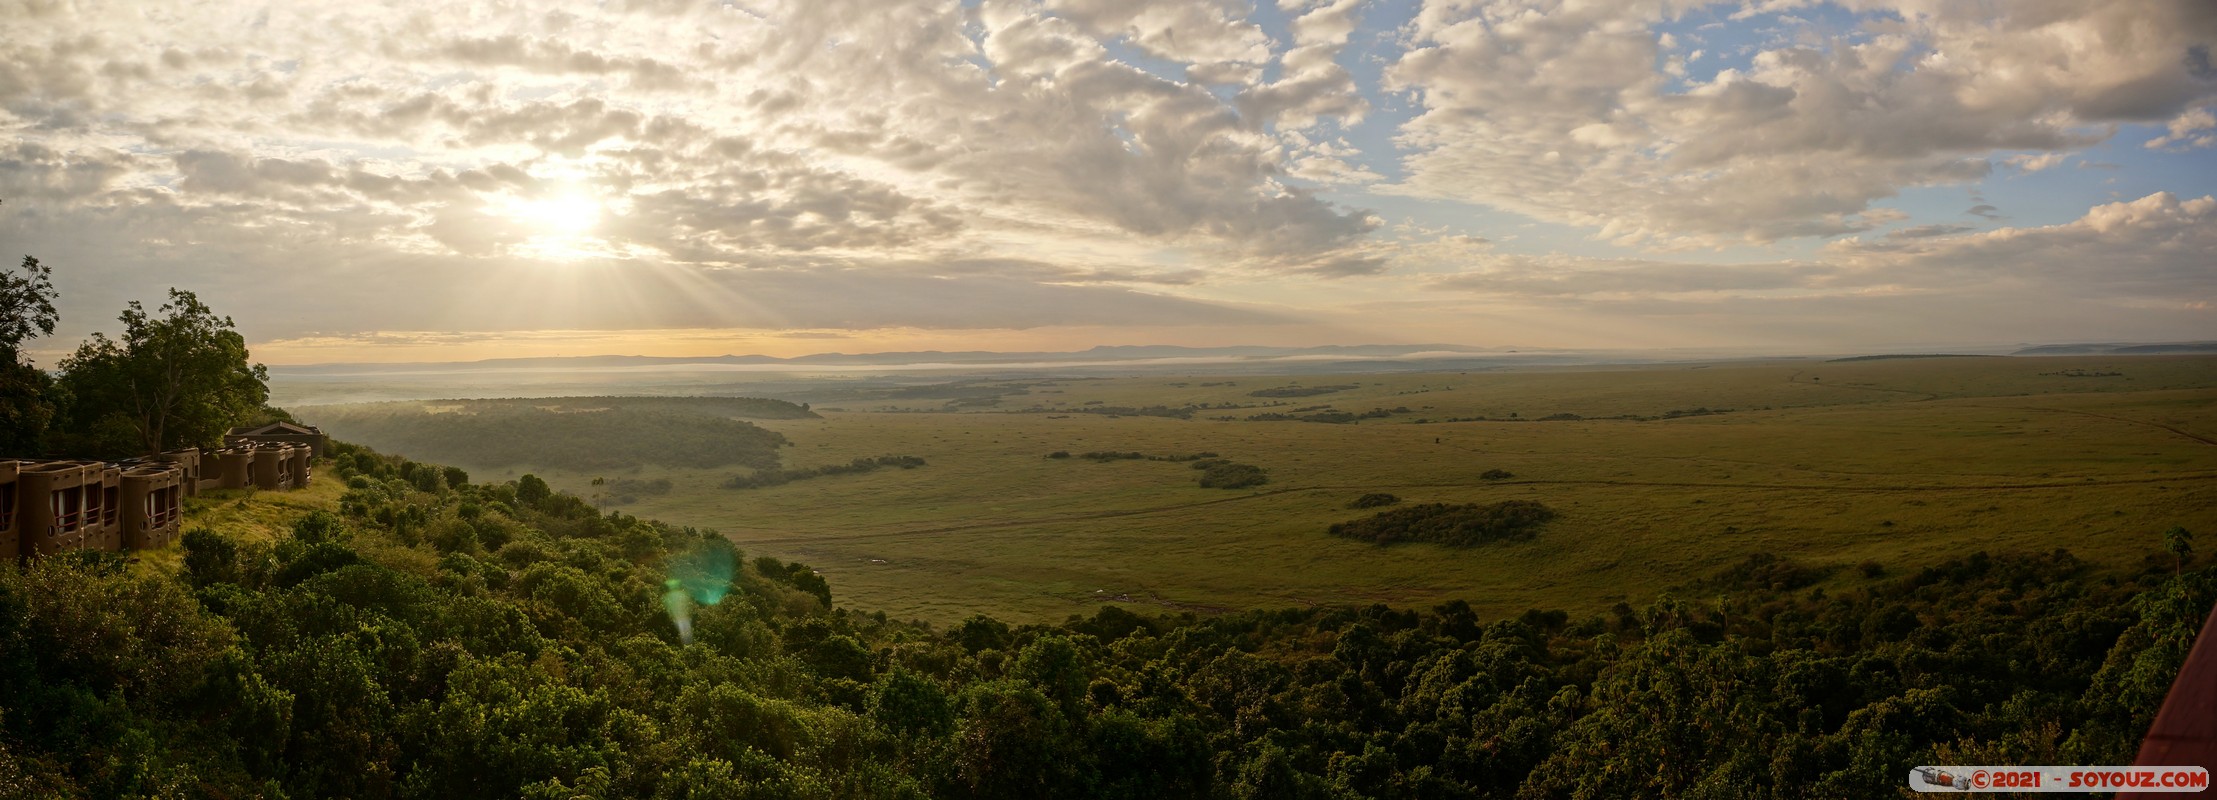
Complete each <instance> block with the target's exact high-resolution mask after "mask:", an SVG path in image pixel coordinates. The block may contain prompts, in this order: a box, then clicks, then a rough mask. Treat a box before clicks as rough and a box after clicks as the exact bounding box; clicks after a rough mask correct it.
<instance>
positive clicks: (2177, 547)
mask: <svg viewBox="0 0 2217 800" xmlns="http://www.w3.org/2000/svg"><path fill="white" fill-rule="evenodd" d="M2163 547H2164V549H2166V550H2169V551H2171V556H2172V557H2173V558H2174V559H2176V560H2177V561H2176V563H2175V564H2174V565H2173V566H2172V570H2171V572H2172V574H2174V575H2177V574H2183V573H2185V572H2186V557H2187V556H2191V555H2193V554H2194V534H2193V532H2191V531H2188V530H2187V529H2186V527H2185V526H2183V525H2173V526H2171V529H2170V530H2167V531H2164V532H2163Z"/></svg>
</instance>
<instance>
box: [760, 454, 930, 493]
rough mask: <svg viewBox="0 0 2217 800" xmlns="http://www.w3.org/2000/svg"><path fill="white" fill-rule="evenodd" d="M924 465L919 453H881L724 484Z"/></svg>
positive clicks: (775, 481)
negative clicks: (875, 455)
mask: <svg viewBox="0 0 2217 800" xmlns="http://www.w3.org/2000/svg"><path fill="white" fill-rule="evenodd" d="M924 465H925V464H924V459H923V458H921V457H919V456H878V457H876V458H857V459H855V460H853V461H849V462H847V463H845V464H827V465H825V466H821V467H809V468H807V469H767V470H760V471H757V472H755V473H754V474H752V475H733V476H731V477H729V478H726V479H724V488H726V489H761V488H764V487H769V486H783V485H785V484H788V483H792V482H794V481H803V480H808V479H809V478H821V477H824V476H826V475H859V474H861V473H864V472H875V471H877V470H881V469H885V468H887V467H896V468H899V469H915V468H917V467H921V466H924Z"/></svg>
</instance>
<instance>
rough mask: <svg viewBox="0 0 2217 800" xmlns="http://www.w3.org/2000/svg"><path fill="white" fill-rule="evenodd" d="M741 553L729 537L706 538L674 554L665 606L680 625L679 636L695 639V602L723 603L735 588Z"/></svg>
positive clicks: (673, 620)
mask: <svg viewBox="0 0 2217 800" xmlns="http://www.w3.org/2000/svg"><path fill="white" fill-rule="evenodd" d="M738 566H739V556H738V554H737V553H735V552H733V551H732V549H731V543H730V542H725V541H721V540H718V541H710V542H703V543H701V544H700V545H698V546H695V547H693V548H692V549H690V550H687V551H685V552H683V553H679V554H677V555H675V556H672V557H671V558H670V577H669V579H667V580H664V581H663V582H662V586H663V588H664V589H666V590H667V591H664V592H663V593H662V608H663V609H665V610H667V611H668V612H669V614H670V622H671V623H673V624H675V625H677V635H678V638H679V639H680V640H681V641H683V642H684V643H685V644H692V643H693V606H694V605H696V604H697V605H702V606H712V605H715V604H717V603H721V602H723V600H724V595H726V594H729V593H730V592H731V578H732V575H733V574H734V573H735V572H736V571H737V569H738Z"/></svg>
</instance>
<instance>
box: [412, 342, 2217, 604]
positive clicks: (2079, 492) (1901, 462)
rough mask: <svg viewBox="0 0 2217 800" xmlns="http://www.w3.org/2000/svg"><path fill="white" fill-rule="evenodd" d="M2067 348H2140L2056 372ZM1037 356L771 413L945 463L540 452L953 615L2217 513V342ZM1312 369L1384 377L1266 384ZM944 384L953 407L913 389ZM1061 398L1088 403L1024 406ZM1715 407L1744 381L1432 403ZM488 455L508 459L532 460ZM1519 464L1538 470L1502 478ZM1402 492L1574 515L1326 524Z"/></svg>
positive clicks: (682, 513) (2150, 536)
mask: <svg viewBox="0 0 2217 800" xmlns="http://www.w3.org/2000/svg"><path fill="white" fill-rule="evenodd" d="M2067 369H2083V370H2088V371H2113V372H2122V373H2124V374H2123V375H2122V376H2117V377H2101V378H2085V377H2068V376H2057V375H2042V374H2041V373H2052V372H2058V371H2062V370H2067ZM1027 382H1029V383H1034V384H1035V385H1034V386H1032V387H1031V388H1030V389H1029V392H1030V393H1029V394H1024V395H1016V396H1011V397H1009V398H1006V399H1005V400H1004V401H1003V402H1002V404H1001V405H1000V406H998V407H995V408H987V409H975V410H971V411H968V412H966V413H871V412H865V411H860V410H856V411H849V412H838V413H826V414H825V418H823V419H804V420H772V421H764V422H762V423H761V424H762V425H763V426H764V427H766V428H770V429H772V430H776V431H778V432H781V433H783V434H785V435H786V436H787V437H788V438H790V439H791V440H792V441H793V442H794V443H795V446H794V447H791V448H786V449H785V450H784V451H783V455H784V460H785V463H786V465H787V466H788V467H793V468H806V467H813V466H821V465H827V464H837V463H844V462H847V461H849V460H851V459H854V458H858V457H871V456H879V455H885V454H912V455H916V456H921V457H923V458H924V459H926V460H927V461H929V463H930V465H931V466H929V467H928V468H923V469H915V470H880V471H877V472H872V473H868V474H861V475H840V476H829V477H824V478H818V479H815V480H809V481H802V482H796V483H792V484H788V485H784V486H777V487H770V488H764V489H755V490H748V491H733V490H728V489H722V488H718V486H717V484H718V483H720V482H721V481H722V480H723V479H724V478H725V477H727V476H728V475H729V474H730V473H731V472H732V471H731V470H698V471H695V470H676V469H666V468H652V467H650V468H641V469H637V470H625V471H613V472H605V473H596V474H587V473H576V472H560V471H555V472H548V471H541V472H540V473H539V474H540V475H541V476H542V477H545V478H547V479H548V480H549V481H550V482H551V483H553V484H554V485H555V486H556V487H557V488H561V489H564V490H567V491H571V492H575V493H578V494H581V495H590V494H592V493H593V487H592V486H590V485H589V484H590V481H591V480H592V479H593V478H594V477H608V478H616V477H631V478H640V479H653V478H668V479H670V480H671V481H672V483H673V484H674V489H673V491H671V492H670V493H669V494H667V495H663V496H653V497H646V498H642V499H641V501H640V502H638V503H636V504H634V505H627V506H623V507H622V509H623V510H624V511H625V512H626V513H632V514H637V515H640V516H647V517H655V518H660V519H663V520H667V521H670V522H673V523H681V524H688V525H697V526H703V527H711V528H715V529H718V530H720V531H722V532H724V533H725V534H726V535H728V536H730V537H731V538H732V539H733V540H734V541H736V542H738V543H739V545H740V546H741V548H742V549H744V550H745V551H746V553H747V555H748V556H749V557H752V556H755V555H774V556H778V557H780V558H786V559H796V560H804V561H807V562H809V563H810V564H812V565H814V566H816V567H817V568H818V569H820V570H822V571H823V572H824V574H825V576H826V577H827V578H829V579H830V580H831V583H832V587H833V590H834V592H835V593H836V598H837V600H838V602H840V603H841V604H842V605H848V606H852V607H855V608H859V609H864V610H879V609H882V610H885V611H886V612H888V613H890V614H893V615H895V616H901V617H915V618H922V619H928V620H933V621H938V622H947V621H953V620H958V619H961V618H963V617H966V616H969V615H970V614H972V613H978V612H985V613H991V614H995V615H998V616H1002V617H1004V618H1013V619H1048V620H1059V619H1060V618H1062V617H1063V616H1065V615H1068V614H1072V613H1088V612H1090V611H1091V610H1092V609H1093V608H1094V607H1095V606H1096V605H1097V604H1098V603H1100V602H1104V601H1109V600H1115V599H1117V598H1129V600H1128V601H1129V602H1133V603H1140V604H1154V605H1159V606H1164V607H1170V608H1191V609H1241V608H1258V607H1274V606H1285V605H1301V604H1310V603H1370V602H1384V603H1391V604H1399V605H1407V604H1429V603H1435V602H1439V601H1444V600H1447V599H1450V598H1462V599H1466V600H1468V601H1470V602H1471V603H1472V604H1473V605H1474V606H1477V607H1479V608H1480V609H1481V610H1482V611H1484V612H1487V613H1491V614H1511V613H1515V612H1517V611H1521V610H1523V609H1525V608H1530V607H1541V608H1564V609H1568V610H1571V611H1573V612H1581V611H1592V610H1598V609H1601V608H1605V607H1607V606H1608V605H1610V604H1612V603H1615V602H1618V601H1620V600H1624V601H1630V602H1632V603H1634V604H1635V605H1637V604H1640V603H1642V602H1645V601H1646V600H1649V599H1652V598H1653V597H1654V596H1655V595H1657V594H1659V593H1662V592H1666V591H1669V590H1671V589H1672V588H1673V587H1687V586H1689V585H1690V584H1692V583H1693V581H1695V580H1696V579H1698V578H1700V577H1702V576H1705V575H1707V574H1710V573H1712V572H1714V571H1716V570H1717V569H1720V568H1722V567H1724V566H1726V565H1728V564H1730V563H1733V562H1737V561H1739V560H1740V559H1742V558H1743V557H1744V556H1745V555H1746V554H1747V553H1749V552H1753V551H1770V552H1775V553H1778V554H1781V555H1786V556H1790V557H1792V558H1795V559H1799V560H1802V561H1806V562H1809V563H1812V564H1816V565H1854V564H1857V563H1859V562H1862V561H1865V560H1873V561H1877V562H1879V563H1880V564H1882V565H1884V566H1886V567H1887V568H1888V569H1890V570H1894V571H1901V570H1908V569H1914V568H1916V567H1917V566H1919V565H1921V564H1923V563H1926V562H1929V561H1934V560H1939V559H1944V558H1949V557H1953V556H1958V555H1962V554H1965V553H1968V552H1971V551H1975V550H1982V549H1983V550H1992V551H2024V550H2048V549H2053V548H2057V547H2064V548H2069V549H2070V550H2072V551H2073V552H2074V553H2077V554H2079V555H2080V556H2082V557H2085V558H2088V559H2089V560H2092V561H2095V562H2097V563H2100V564H2103V565H2106V566H2108V567H2111V568H2115V569H2136V568H2139V567H2140V566H2141V565H2142V564H2143V562H2144V559H2145V558H2146V556H2147V555H2148V554H2150V553H2153V552H2157V551H2159V550H2160V547H2161V543H2160V541H2159V539H2158V535H2159V533H2160V531H2162V530H2164V529H2166V528H2168V527H2170V526H2172V525H2185V526H2186V527H2188V528H2189V529H2193V530H2196V531H2209V530H2213V529H2217V444H2213V443H2212V441H2208V440H2217V358H2209V357H2160V358H2157V357H2149V358H2113V357H2062V358H1931V359H1898V360H1876V361H1863V362H1849V363H1822V362H1816V361H1814V360H1800V361H1784V362H1765V363H1750V364H1711V365H1671V366H1661V367H1637V368H1608V369H1585V370H1570V369H1547V370H1532V371H1501V372H1476V373H1468V374H1461V373H1449V374H1427V375H1380V376H1370V375H1365V376H1299V377H1284V376H1272V377H1255V376H1239V377H1229V378H1225V377H1207V376H1192V377H1183V376H1181V377H1149V378H1119V379H1110V380H1083V381H1080V380H1064V381H1052V382H1048V383H1046V384H1038V382H1037V381H1027ZM1208 382H1213V383H1224V382H1230V383H1231V384H1232V385H1219V386H1209V387H1204V386H1202V385H1201V384H1202V383H1208ZM1297 382H1298V383H1303V384H1318V385H1322V384H1357V385H1358V387H1357V388H1355V389H1349V390H1344V391H1339V392H1334V393H1331V394H1326V395H1319V396H1313V397H1298V398H1285V399H1271V398H1254V397H1249V396H1247V393H1248V392H1251V391H1254V390H1256V389H1264V388H1275V387H1283V386H1288V385H1292V384H1294V383H1297ZM1175 384H1184V385H1183V386H1180V385H1175ZM1058 392H1059V393H1058ZM1095 400H1097V401H1100V403H1101V404H1103V405H1108V406H1131V407H1142V406H1149V405H1158V404H1159V405H1172V406H1179V405H1186V404H1201V403H1210V404H1220V403H1234V404H1240V405H1250V406H1252V405H1255V404H1260V403H1269V402H1282V403H1284V404H1285V405H1284V406H1283V408H1288V409H1290V408H1300V407H1307V406H1313V405H1321V404H1326V403H1329V404H1331V405H1333V406H1334V407H1336V408H1337V409H1340V410H1345V411H1357V412H1359V411H1365V410H1368V409H1371V408H1374V407H1386V408H1393V407H1397V406H1407V407H1409V409H1410V412H1409V413H1406V414H1397V415H1394V416H1393V417H1391V418H1387V419H1379V420H1367V421H1364V422H1362V423H1360V424H1353V425H1327V424H1314V423H1302V422H1244V421H1237V422H1225V421H1218V420H1215V419H1211V417H1215V416H1223V415H1237V416H1241V417H1244V416H1246V415H1249V414H1253V413H1256V412H1255V411H1253V410H1238V411H1229V410H1227V411H1218V410H1215V409H1211V410H1205V411H1202V412H1200V413H1199V414H1197V415H1196V416H1195V418H1194V419H1191V420H1178V419H1165V418H1159V417H1129V416H1127V417H1121V418H1112V417H1109V416H1105V415H1090V414H1064V413H1062V411H1060V410H1067V409H1073V408H1080V407H1082V406H1083V404H1084V403H1085V402H1087V401H1095ZM919 403H922V404H923V405H925V406H929V405H931V403H930V402H929V401H909V400H904V401H901V402H900V403H898V404H897V405H899V406H901V407H906V408H915V407H919ZM1058 403H1059V404H1060V405H1055V404H1058ZM1035 404H1036V405H1039V406H1045V407H1047V408H1050V409H1057V411H1051V412H1049V413H1005V412H1007V411H1009V410H1011V409H1022V408H1027V407H1030V406H1033V405H1035ZM822 405H823V404H819V408H818V410H819V411H822V410H823V409H822V407H821V406H822ZM845 407H847V408H850V409H861V408H864V407H866V406H864V405H862V404H854V403H849V404H845ZM1694 408H1708V409H1732V410H1731V411H1729V412H1728V413H1723V414H1717V415H1711V416H1697V417H1685V418H1679V419H1672V420H1655V421H1626V420H1583V421H1546V422H1539V421H1530V422H1464V423H1437V422H1435V423H1431V424H1414V422H1413V421H1414V420H1415V419H1418V418H1430V419H1442V418H1446V417H1457V416H1461V417H1468V416H1486V417H1505V416H1507V415H1508V414H1510V413H1512V412H1513V413H1516V414H1518V415H1519V417H1520V418H1523V419H1537V418H1539V417H1542V416H1546V415H1549V414H1557V413H1572V414H1578V415H1581V416H1586V417H1606V416H1616V415H1636V416H1660V415H1662V414H1664V413H1666V412H1669V411H1672V410H1686V409H1694ZM1057 417H1062V418H1057ZM2195 437H2200V438H2195ZM370 444H372V445H374V444H375V443H374V442H371V443H370ZM1056 450H1068V451H1071V452H1073V453H1079V452H1085V451H1093V450H1120V451H1134V450H1135V451H1140V452H1146V453H1186V452H1196V451H1204V450H1206V451H1214V452H1217V453H1220V454H1221V455H1222V456H1223V457H1224V458H1227V459H1231V460H1233V461H1237V462H1240V463H1248V464H1255V465H1257V466H1260V467H1263V468H1266V469H1268V470H1269V471H1270V480H1271V482H1270V483H1269V484H1266V485H1263V486H1260V487H1256V488H1254V489H1251V490H1239V491H1224V490H1219V489H1204V488H1200V487H1198V486H1196V485H1195V480H1194V475H1195V473H1194V472H1193V470H1192V469H1190V468H1189V465H1187V464H1181V463H1166V462H1151V461H1114V462H1107V463H1100V462H1094V461H1088V460H1083V459H1065V460H1049V459H1046V458H1044V456H1046V454H1048V453H1050V452H1053V451H1056ZM461 466H464V467H469V468H471V472H472V475H473V477H474V478H475V479H477V480H497V479H502V478H512V477H514V476H516V475H519V474H521V473H522V472H525V471H529V470H526V469H523V468H499V469H482V468H479V467H477V466H476V465H471V464H468V463H466V462H465V463H463V464H461ZM1489 469H1505V470H1508V471H1510V472H1512V473H1514V474H1515V477H1513V478H1511V479H1507V480H1495V481H1488V480H1484V479H1482V478H1481V477H1480V475H1481V474H1482V473H1484V472H1485V471H1487V470H1489ZM1374 491H1376V492H1391V493H1393V494H1396V495H1399V496H1400V497H1401V498H1402V500H1403V502H1405V503H1410V504H1417V503H1435V502H1437V503H1494V502H1499V501H1502V500H1515V499H1523V500H1535V501H1539V502H1542V503H1545V504H1546V505H1548V506H1549V507H1551V508H1554V509H1555V510H1556V511H1557V512H1559V514H1560V516H1558V517H1557V518H1556V519H1555V520H1554V521H1552V522H1550V523H1548V524H1547V526H1546V527H1545V528H1544V529H1543V530H1542V531H1541V532H1540V533H1539V535H1538V536H1536V537H1534V538H1533V539H1531V540H1529V541H1520V542H1507V543H1501V544H1495V545H1489V546H1487V547H1483V548H1473V549H1456V548H1448V547H1441V546H1436V545H1427V544H1408V545H1395V546H1388V547H1380V546H1376V545H1371V544H1366V543H1362V542H1354V541H1349V540H1345V539H1338V538H1333V537H1331V536H1328V535H1327V534H1326V533H1325V530H1326V528H1327V527H1328V526H1329V525H1331V524H1332V523H1334V522H1342V521H1347V520H1351V519H1356V518H1359V517H1361V516H1365V515H1367V514H1368V513H1371V512H1364V511H1352V510H1349V509H1348V508H1347V504H1348V502H1349V501H1351V500H1353V499H1355V498H1356V497H1358V496H1360V495H1362V494H1364V493H1366V492H1374ZM2166 563H2168V562H2167V561H2166ZM1856 580H1862V578H1861V577H1860V575H1859V573H1858V572H1857V571H1856V570H1840V571H1839V572H1838V573H1836V574H1835V576H1834V577H1833V578H1832V579H1831V583H1832V584H1838V585H1846V584H1848V583H1852V582H1853V581H1856ZM1687 591H1693V590H1691V589H1687Z"/></svg>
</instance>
